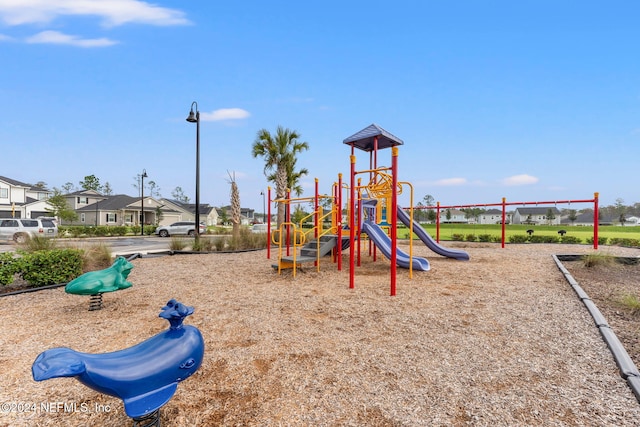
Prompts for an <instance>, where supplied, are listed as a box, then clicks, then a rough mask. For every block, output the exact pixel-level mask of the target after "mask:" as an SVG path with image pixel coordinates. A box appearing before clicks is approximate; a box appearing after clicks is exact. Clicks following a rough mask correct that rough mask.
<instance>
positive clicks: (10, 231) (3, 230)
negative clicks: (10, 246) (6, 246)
mask: <svg viewBox="0 0 640 427" xmlns="http://www.w3.org/2000/svg"><path fill="white" fill-rule="evenodd" d="M57 235H58V226H57V225H56V224H55V223H54V222H53V219H46V218H43V219H26V218H5V219H0V239H4V240H13V241H15V242H16V243H24V242H26V241H27V240H28V239H29V238H31V237H34V236H43V237H56V236H57Z"/></svg>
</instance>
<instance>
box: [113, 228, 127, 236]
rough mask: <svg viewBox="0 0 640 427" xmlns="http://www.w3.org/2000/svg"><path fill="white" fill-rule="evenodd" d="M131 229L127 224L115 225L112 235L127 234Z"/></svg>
mask: <svg viewBox="0 0 640 427" xmlns="http://www.w3.org/2000/svg"><path fill="white" fill-rule="evenodd" d="M127 231H129V227H127V226H126V225H114V226H112V227H111V235H112V236H125V235H126V234H127Z"/></svg>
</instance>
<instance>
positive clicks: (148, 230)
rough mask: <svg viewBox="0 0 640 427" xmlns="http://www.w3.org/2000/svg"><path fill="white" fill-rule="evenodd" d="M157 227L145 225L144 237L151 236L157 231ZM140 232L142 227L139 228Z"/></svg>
mask: <svg viewBox="0 0 640 427" xmlns="http://www.w3.org/2000/svg"><path fill="white" fill-rule="evenodd" d="M156 228H157V227H156V226H155V225H145V226H144V231H143V232H144V235H145V236H151V235H152V234H153V233H154V232H155V231H156ZM138 231H140V227H138Z"/></svg>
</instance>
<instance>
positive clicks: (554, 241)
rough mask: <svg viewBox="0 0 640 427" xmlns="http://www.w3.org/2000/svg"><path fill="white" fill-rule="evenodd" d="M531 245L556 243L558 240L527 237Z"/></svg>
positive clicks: (548, 237) (557, 238) (543, 237)
mask: <svg viewBox="0 0 640 427" xmlns="http://www.w3.org/2000/svg"><path fill="white" fill-rule="evenodd" d="M529 241H530V242H531V243H558V242H559V241H560V238H559V237H558V236H529Z"/></svg>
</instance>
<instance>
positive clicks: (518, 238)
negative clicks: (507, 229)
mask: <svg viewBox="0 0 640 427" xmlns="http://www.w3.org/2000/svg"><path fill="white" fill-rule="evenodd" d="M528 241H529V236H524V235H522V234H514V235H512V236H509V243H527V242H528Z"/></svg>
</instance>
